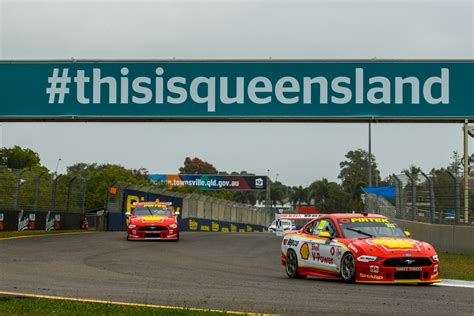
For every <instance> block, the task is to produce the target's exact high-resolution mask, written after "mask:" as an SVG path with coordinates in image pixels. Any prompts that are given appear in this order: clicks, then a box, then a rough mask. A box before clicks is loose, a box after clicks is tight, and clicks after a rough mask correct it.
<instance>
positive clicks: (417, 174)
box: [402, 164, 422, 180]
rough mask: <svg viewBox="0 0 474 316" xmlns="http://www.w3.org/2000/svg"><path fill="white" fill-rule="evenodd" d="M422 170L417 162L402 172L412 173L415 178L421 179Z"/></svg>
mask: <svg viewBox="0 0 474 316" xmlns="http://www.w3.org/2000/svg"><path fill="white" fill-rule="evenodd" d="M421 172H422V171H421V168H420V167H418V166H417V165H415V164H411V165H410V166H409V167H408V168H407V169H403V170H402V173H408V174H410V175H411V176H413V178H415V180H418V179H419V177H420V175H421Z"/></svg>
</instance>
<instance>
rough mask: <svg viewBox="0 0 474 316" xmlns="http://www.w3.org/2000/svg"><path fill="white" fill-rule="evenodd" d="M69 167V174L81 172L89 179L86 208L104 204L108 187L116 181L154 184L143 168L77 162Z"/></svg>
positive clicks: (80, 173)
mask: <svg viewBox="0 0 474 316" xmlns="http://www.w3.org/2000/svg"><path fill="white" fill-rule="evenodd" d="M67 169H68V176H72V175H77V174H79V175H81V176H82V177H83V178H85V180H86V181H87V182H86V183H87V191H86V209H94V208H98V207H102V206H104V205H105V203H106V199H107V192H108V189H109V187H110V186H111V185H112V184H114V183H116V182H123V183H134V184H147V185H152V183H151V181H150V180H149V179H148V177H144V176H143V174H145V173H146V169H143V168H141V169H138V170H140V171H139V172H138V171H137V170H129V169H126V168H124V167H122V166H120V165H113V164H102V165H98V164H96V163H92V164H86V163H77V164H75V165H72V166H70V167H68V168H67ZM76 172H77V173H76Z"/></svg>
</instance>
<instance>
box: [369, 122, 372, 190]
mask: <svg viewBox="0 0 474 316" xmlns="http://www.w3.org/2000/svg"><path fill="white" fill-rule="evenodd" d="M370 187H372V123H371V122H370V121H369V188H370Z"/></svg>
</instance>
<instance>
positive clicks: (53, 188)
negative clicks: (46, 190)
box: [50, 174, 62, 211]
mask: <svg viewBox="0 0 474 316" xmlns="http://www.w3.org/2000/svg"><path fill="white" fill-rule="evenodd" d="M61 177H62V175H61V174H60V175H59V176H55V177H54V179H53V187H52V193H51V207H50V210H51V211H55V210H56V187H57V184H58V180H59V178H61Z"/></svg>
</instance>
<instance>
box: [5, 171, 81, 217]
mask: <svg viewBox="0 0 474 316" xmlns="http://www.w3.org/2000/svg"><path fill="white" fill-rule="evenodd" d="M85 193H86V181H85V180H84V179H83V178H81V177H80V176H64V175H59V176H55V175H54V174H50V173H48V172H44V171H33V170H28V169H22V170H17V169H9V168H1V169H0V208H2V209H6V210H28V211H54V212H77V211H80V212H84V207H85Z"/></svg>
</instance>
